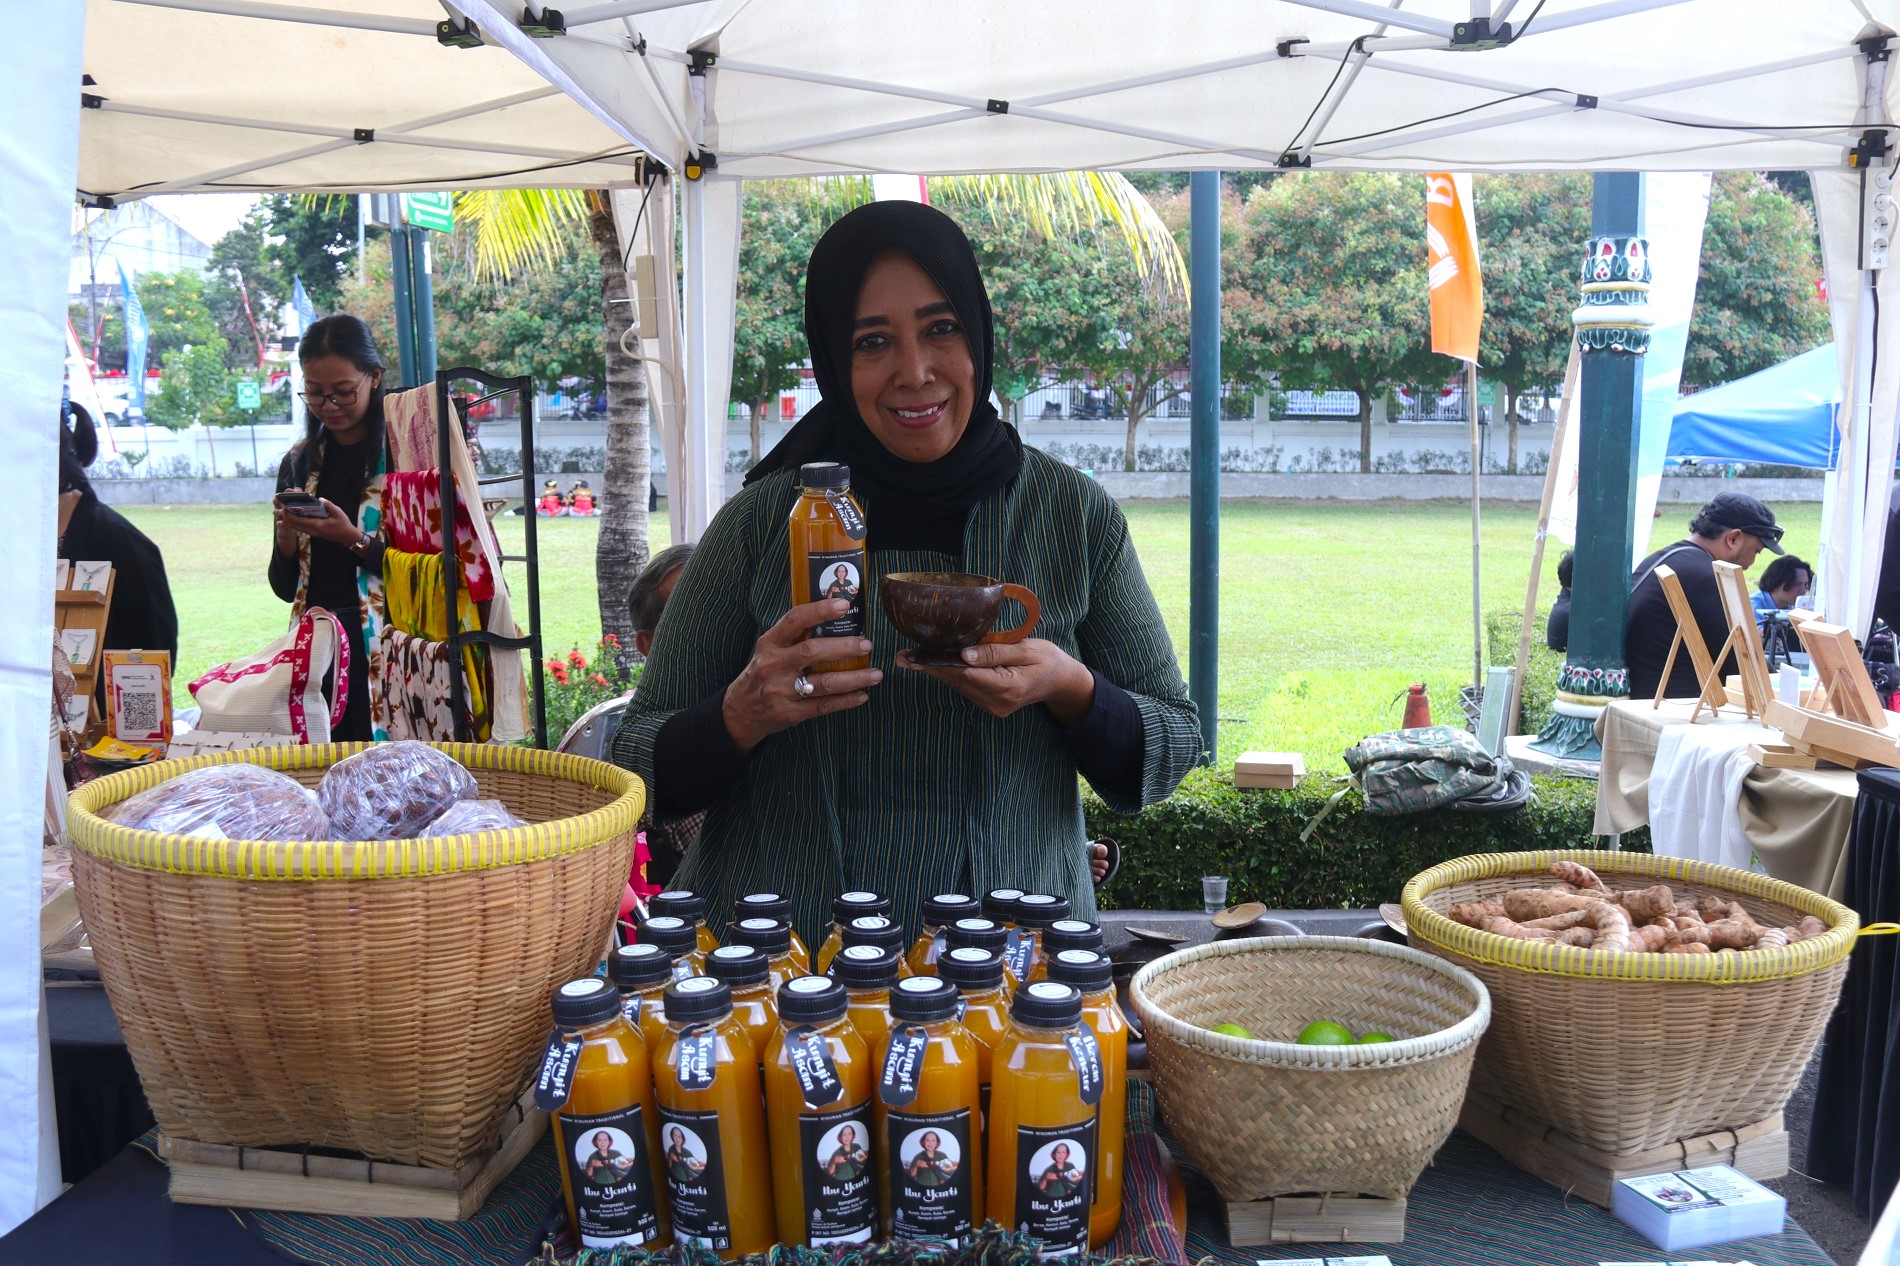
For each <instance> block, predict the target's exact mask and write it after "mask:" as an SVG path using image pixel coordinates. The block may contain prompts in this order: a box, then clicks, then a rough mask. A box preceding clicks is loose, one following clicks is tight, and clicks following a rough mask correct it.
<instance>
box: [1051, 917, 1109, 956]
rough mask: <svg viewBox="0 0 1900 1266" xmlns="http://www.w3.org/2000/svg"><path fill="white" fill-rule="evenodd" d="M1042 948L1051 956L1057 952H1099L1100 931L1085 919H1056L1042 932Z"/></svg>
mask: <svg viewBox="0 0 1900 1266" xmlns="http://www.w3.org/2000/svg"><path fill="white" fill-rule="evenodd" d="M1042 948H1043V949H1044V950H1046V951H1047V952H1049V953H1051V954H1054V953H1056V952H1057V951H1058V950H1099V949H1101V948H1102V929H1101V928H1100V927H1098V926H1097V925H1095V924H1093V923H1090V922H1088V921H1087V920H1086V919H1057V920H1056V921H1055V922H1054V923H1051V924H1050V925H1049V926H1048V927H1046V928H1044V929H1043V930H1042Z"/></svg>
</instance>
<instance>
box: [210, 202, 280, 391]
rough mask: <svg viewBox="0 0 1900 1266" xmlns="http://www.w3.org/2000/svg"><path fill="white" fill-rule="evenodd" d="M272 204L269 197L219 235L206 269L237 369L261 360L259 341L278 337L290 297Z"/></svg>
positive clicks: (214, 308) (221, 328)
mask: <svg viewBox="0 0 1900 1266" xmlns="http://www.w3.org/2000/svg"><path fill="white" fill-rule="evenodd" d="M269 206H270V204H269V201H266V202H259V203H257V204H256V205H254V206H253V207H252V208H251V209H250V211H249V213H248V214H246V215H245V217H244V219H243V221H242V222H241V223H240V224H239V225H238V227H236V228H234V229H232V230H231V231H230V232H228V233H226V234H225V235H224V236H223V237H221V238H219V239H218V240H217V242H215V243H214V244H213V245H212V247H211V259H210V261H209V263H208V265H207V267H206V269H205V274H206V284H205V300H206V303H207V304H208V305H209V306H210V309H211V312H212V315H213V317H214V318H215V319H216V320H217V323H218V330H219V332H220V333H221V334H223V335H224V341H225V343H226V345H227V346H228V347H229V348H230V355H231V359H232V360H233V361H234V362H235V364H234V365H233V368H240V367H244V368H248V367H251V366H255V365H256V364H257V344H258V342H259V341H260V340H262V341H264V342H266V343H269V342H270V341H271V340H273V339H275V338H276V337H277V335H278V333H279V330H278V328H277V315H278V312H279V310H280V309H281V308H282V307H283V306H284V304H286V303H288V302H289V301H290V281H289V278H287V277H286V276H285V275H284V273H283V269H282V268H281V266H280V265H279V263H278V260H277V257H276V250H275V248H274V247H273V245H272V240H271V236H272V228H271V218H270V209H269ZM247 295H248V297H249V303H248V305H247V304H246V302H245V298H246V296H247Z"/></svg>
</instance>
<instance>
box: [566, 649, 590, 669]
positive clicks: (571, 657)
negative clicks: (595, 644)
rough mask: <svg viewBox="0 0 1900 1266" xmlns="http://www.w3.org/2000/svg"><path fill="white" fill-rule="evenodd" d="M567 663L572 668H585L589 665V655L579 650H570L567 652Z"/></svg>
mask: <svg viewBox="0 0 1900 1266" xmlns="http://www.w3.org/2000/svg"><path fill="white" fill-rule="evenodd" d="M567 664H568V667H570V668H585V667H587V656H585V655H583V654H581V653H580V652H579V651H569V652H568V653H567Z"/></svg>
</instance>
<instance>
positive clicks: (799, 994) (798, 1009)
mask: <svg viewBox="0 0 1900 1266" xmlns="http://www.w3.org/2000/svg"><path fill="white" fill-rule="evenodd" d="M850 1005H851V995H850V994H848V993H846V992H845V988H844V986H843V985H841V984H839V983H838V982H837V981H835V980H833V979H832V978H831V977H829V976H798V977H794V978H793V979H791V980H788V981H786V982H785V983H784V984H782V985H780V986H779V987H778V1018H779V1019H780V1020H781V1021H783V1022H784V1023H786V1024H830V1023H831V1022H832V1021H833V1020H835V1019H837V1018H838V1017H839V1016H841V1015H843V1014H844V1013H845V1011H846V1009H847V1008H849V1007H850Z"/></svg>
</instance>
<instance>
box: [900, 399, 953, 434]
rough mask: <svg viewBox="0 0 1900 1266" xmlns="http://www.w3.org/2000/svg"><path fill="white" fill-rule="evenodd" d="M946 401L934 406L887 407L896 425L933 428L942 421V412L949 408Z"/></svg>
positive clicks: (948, 403) (938, 402)
mask: <svg viewBox="0 0 1900 1266" xmlns="http://www.w3.org/2000/svg"><path fill="white" fill-rule="evenodd" d="M949 406H950V402H949V401H948V400H939V401H937V402H936V403H935V404H918V405H911V406H908V407H904V406H900V405H887V406H885V407H886V408H888V409H890V411H891V413H892V415H893V416H894V417H896V419H897V425H899V426H909V427H918V428H922V427H926V426H935V425H936V424H937V423H938V422H941V421H942V420H943V415H944V411H945V410H946V409H947V408H949Z"/></svg>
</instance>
